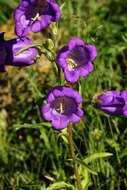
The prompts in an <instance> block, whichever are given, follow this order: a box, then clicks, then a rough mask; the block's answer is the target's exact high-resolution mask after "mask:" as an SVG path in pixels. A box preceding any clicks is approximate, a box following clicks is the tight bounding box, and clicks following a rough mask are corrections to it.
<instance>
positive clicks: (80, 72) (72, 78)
mask: <svg viewBox="0 0 127 190" xmlns="http://www.w3.org/2000/svg"><path fill="white" fill-rule="evenodd" d="M96 56H97V51H96V47H95V46H94V45H90V44H86V45H85V44H84V42H83V41H82V40H81V39H80V38H72V39H71V40H70V41H69V43H68V44H67V45H66V46H64V47H63V48H62V49H61V50H60V52H59V53H58V55H57V63H58V65H60V66H61V67H62V69H63V70H64V76H65V79H66V80H67V81H68V82H70V83H75V82H76V81H77V80H78V79H79V76H82V77H86V76H88V75H89V74H90V73H91V72H92V71H93V64H92V61H93V60H94V59H95V58H96Z"/></svg>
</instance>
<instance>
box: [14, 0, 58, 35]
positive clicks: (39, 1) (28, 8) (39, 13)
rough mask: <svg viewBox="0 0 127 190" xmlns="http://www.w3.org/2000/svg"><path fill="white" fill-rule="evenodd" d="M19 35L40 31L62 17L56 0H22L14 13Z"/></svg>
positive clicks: (16, 30) (16, 29)
mask: <svg viewBox="0 0 127 190" xmlns="http://www.w3.org/2000/svg"><path fill="white" fill-rule="evenodd" d="M14 19H15V21H16V28H15V32H16V35H17V36H26V35H27V34H28V33H29V32H31V31H32V32H34V33H37V32H40V31H41V30H42V29H45V28H47V27H48V25H49V24H50V23H51V22H56V21H58V20H59V19H60V9H59V6H58V5H57V4H56V3H55V1H54V0H22V2H21V3H20V4H19V6H18V7H17V8H16V10H15V13H14Z"/></svg>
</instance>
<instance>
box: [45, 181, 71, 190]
mask: <svg viewBox="0 0 127 190" xmlns="http://www.w3.org/2000/svg"><path fill="white" fill-rule="evenodd" d="M65 187H67V188H70V189H73V190H74V187H73V186H72V185H70V184H67V183H65V182H63V181H61V182H56V183H54V184H52V185H50V186H49V187H48V188H47V190H57V189H61V188H65Z"/></svg>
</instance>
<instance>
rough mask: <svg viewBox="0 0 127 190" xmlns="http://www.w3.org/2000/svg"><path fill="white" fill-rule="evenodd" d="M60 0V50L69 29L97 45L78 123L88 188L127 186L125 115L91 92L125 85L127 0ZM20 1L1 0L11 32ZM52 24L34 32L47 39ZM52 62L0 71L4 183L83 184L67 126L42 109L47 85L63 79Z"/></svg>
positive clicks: (38, 189)
mask: <svg viewBox="0 0 127 190" xmlns="http://www.w3.org/2000/svg"><path fill="white" fill-rule="evenodd" d="M57 2H58V4H59V5H60V6H61V7H62V10H61V20H60V22H59V31H58V37H57V42H56V43H57V50H58V49H60V48H61V46H63V45H64V44H66V43H67V42H68V41H69V39H70V38H71V37H81V38H82V39H83V40H84V41H85V43H94V44H95V45H96V47H97V51H98V56H97V59H96V61H95V62H94V72H93V73H92V74H91V75H89V77H88V78H85V79H83V78H81V79H80V84H81V88H80V90H81V89H82V96H83V104H82V108H83V110H84V117H83V120H82V121H81V122H80V123H79V124H78V125H74V126H73V134H74V142H75V149H76V150H75V151H76V155H77V157H78V158H79V160H80V162H79V172H80V176H81V181H82V186H83V190H87V189H88V190H125V189H127V138H126V136H127V119H125V118H121V117H110V116H107V115H105V114H104V113H102V112H101V111H99V110H96V109H95V108H94V106H93V105H92V98H93V96H94V95H96V94H97V93H100V92H103V91H104V90H108V89H116V90H122V89H127V0H124V1H123V0H122V1H121V0H68V1H67V0H58V1H57ZM18 3H19V1H18V0H17V1H16V0H15V1H14V0H8V1H7V0H0V32H2V31H3V32H5V37H6V39H10V38H13V37H14V36H15V34H14V26H15V25H14V21H13V11H14V9H15V8H16V7H17V6H18ZM48 32H49V30H46V31H45V32H44V33H42V34H40V35H31V38H33V39H34V40H35V41H39V40H45V38H46V36H48V35H47V33H48ZM51 68H52V64H51V63H48V61H47V60H46V59H45V58H43V60H42V61H40V62H39V63H37V64H35V65H32V66H31V67H28V68H23V69H21V68H12V67H9V68H7V72H6V73H1V74H0V190H9V189H12V190H45V189H47V190H57V189H59V190H71V189H74V190H76V189H77V188H76V180H75V177H74V168H73V162H72V161H71V160H70V159H71V154H70V149H69V144H68V133H67V130H66V129H65V130H63V131H54V130H53V129H52V128H51V124H50V123H48V122H45V121H44V120H43V118H42V117H41V113H40V109H41V106H42V104H44V103H45V98H46V94H47V93H48V91H49V89H50V88H51V87H52V86H53V85H57V84H58V82H57V78H56V76H55V75H54V72H53V69H51ZM77 87H78V85H74V88H77ZM104 152H110V153H112V154H113V156H111V157H107V156H108V155H107V154H104ZM86 158H87V159H86ZM88 158H89V159H88ZM88 160H89V161H88Z"/></svg>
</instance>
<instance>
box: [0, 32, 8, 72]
mask: <svg viewBox="0 0 127 190" xmlns="http://www.w3.org/2000/svg"><path fill="white" fill-rule="evenodd" d="M6 56H7V52H6V48H5V41H4V33H0V72H4V71H5V62H6Z"/></svg>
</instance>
